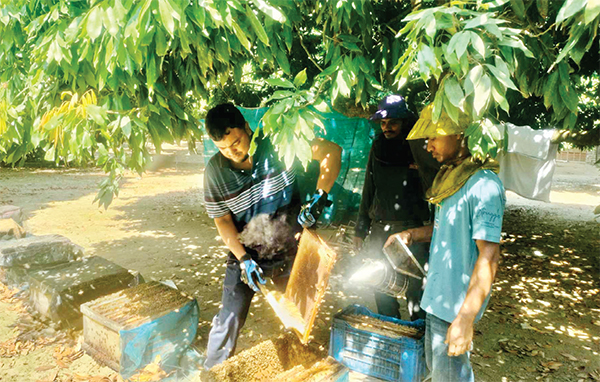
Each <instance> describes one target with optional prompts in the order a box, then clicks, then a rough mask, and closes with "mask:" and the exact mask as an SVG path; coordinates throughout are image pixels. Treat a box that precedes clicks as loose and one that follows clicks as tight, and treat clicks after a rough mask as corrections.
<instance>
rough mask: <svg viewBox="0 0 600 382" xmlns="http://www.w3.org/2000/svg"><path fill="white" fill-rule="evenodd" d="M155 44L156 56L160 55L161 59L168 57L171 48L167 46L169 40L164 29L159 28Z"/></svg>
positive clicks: (155, 36)
mask: <svg viewBox="0 0 600 382" xmlns="http://www.w3.org/2000/svg"><path fill="white" fill-rule="evenodd" d="M154 42H155V44H156V54H158V55H159V56H160V57H162V56H164V55H166V54H167V50H168V49H169V47H168V45H167V39H166V36H165V33H164V32H163V30H162V28H158V29H157V30H156V34H155V35H154Z"/></svg>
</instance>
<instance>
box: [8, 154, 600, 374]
mask: <svg viewBox="0 0 600 382" xmlns="http://www.w3.org/2000/svg"><path fill="white" fill-rule="evenodd" d="M103 177H104V175H103V174H102V172H101V171H99V170H97V169H40V168H31V167H29V168H27V167H26V168H18V169H6V168H5V169H0V205H3V204H12V205H17V206H19V207H21V208H22V209H23V211H24V213H25V215H26V217H27V220H26V221H25V228H26V229H27V230H28V232H30V233H32V234H35V235H42V234H61V235H64V236H67V237H69V238H70V239H71V240H72V241H74V242H75V243H77V244H79V245H81V246H83V247H84V248H85V249H86V252H87V254H94V255H98V256H102V257H104V258H106V259H108V260H111V261H114V262H115V263H117V264H119V265H121V266H123V267H126V268H128V269H132V270H136V271H139V272H141V274H142V275H143V276H144V278H145V279H146V280H172V281H173V282H174V283H175V284H176V285H177V287H178V288H180V289H181V290H183V291H185V292H187V293H189V294H191V295H192V296H194V297H196V298H197V299H198V301H199V303H200V326H199V330H198V339H197V341H196V346H197V347H198V348H199V349H201V350H202V349H203V348H204V347H205V346H206V340H207V336H208V332H209V329H210V321H211V319H212V317H213V316H214V315H215V314H216V313H217V311H218V309H219V304H220V296H221V285H222V281H223V273H224V269H225V257H226V253H227V250H226V248H225V247H224V246H223V244H222V243H221V242H220V241H219V240H218V234H217V231H216V229H215V227H214V225H213V223H212V221H211V220H210V219H209V218H208V217H207V215H206V212H205V210H204V207H203V203H202V200H203V194H202V184H203V160H202V157H201V156H198V155H190V154H188V153H187V151H186V150H185V149H184V148H182V147H177V146H170V147H167V148H166V150H165V151H164V152H163V154H162V155H160V156H156V160H155V162H154V163H153V165H152V166H151V167H150V168H149V171H148V172H146V173H145V174H144V176H143V177H138V176H136V175H129V176H127V177H126V179H125V180H124V182H123V185H122V188H121V191H120V193H119V197H118V198H117V199H115V201H114V202H113V204H112V205H111V206H110V208H109V209H108V210H104V209H100V208H98V207H97V205H95V204H94V203H93V200H94V197H95V195H96V192H97V187H98V183H99V182H100V181H101V180H102V179H103ZM597 205H600V172H599V171H598V169H597V168H596V167H594V166H592V165H589V164H584V163H566V162H559V163H558V165H557V170H556V173H555V176H554V185H553V189H552V193H551V203H544V202H535V201H529V200H527V199H524V198H521V197H519V196H517V195H515V194H513V193H508V202H507V209H506V213H505V219H504V228H503V232H504V233H503V239H504V242H503V245H502V261H501V264H500V267H499V271H498V276H497V279H496V283H495V285H494V292H493V296H492V299H491V302H490V305H489V309H488V310H487V312H486V314H485V316H484V317H483V319H482V320H481V321H480V322H479V323H478V324H477V326H476V338H475V344H474V352H473V358H472V359H473V364H474V368H475V375H476V379H477V380H478V381H489V382H495V381H537V380H544V381H545V380H549V381H577V380H583V381H588V380H600V356H599V352H600V295H599V292H600V289H599V288H600V285H599V284H600V281H599V280H600V277H599V276H600V267H599V257H600V249H599V248H600V245H599V241H600V240H599V239H600V230H599V223H598V220H595V217H594V213H593V210H594V208H595V207H596V206H597ZM341 228H342V229H343V227H341ZM320 232H321V234H322V236H323V237H324V238H326V239H330V240H331V241H332V242H335V243H334V244H336V245H339V244H340V243H342V244H343V240H339V237H338V238H336V235H335V233H336V232H340V227H329V228H327V229H322V230H321V231H320ZM347 238H348V237H346V239H347ZM339 256H340V259H339V261H338V264H337V265H336V267H335V268H334V273H333V275H332V277H331V280H330V288H329V290H328V292H327V294H326V298H325V301H324V303H323V305H322V309H321V311H320V313H319V315H318V317H317V320H316V326H315V330H314V337H315V338H314V340H313V341H314V342H317V343H319V342H320V343H322V344H323V345H324V346H326V345H327V341H328V337H329V328H330V324H331V320H332V315H333V314H334V313H335V312H337V311H338V310H339V309H340V308H343V307H345V306H347V305H349V304H351V303H358V304H362V305H365V306H367V307H370V308H373V307H374V306H373V301H372V298H371V294H370V292H368V291H364V290H359V289H356V288H354V287H353V286H350V285H348V284H347V283H346V282H345V280H346V279H347V276H348V272H349V270H351V268H352V267H353V266H354V265H355V264H356V260H357V259H356V258H354V257H353V256H352V253H351V251H350V250H349V248H348V247H347V246H344V245H341V246H340V250H339ZM9 295H10V294H9V293H8V292H7V293H5V297H4V298H2V299H0V310H1V311H2V312H3V313H2V314H1V315H0V343H1V344H3V346H7V345H6V344H7V343H10V342H11V340H14V339H15V338H16V336H17V335H19V334H23V331H26V330H31V329H26V328H24V327H23V325H21V327H19V325H18V323H19V322H22V321H23V320H24V318H23V314H24V313H23V312H24V310H23V308H18V307H17V306H16V303H14V301H13V300H11V299H10V298H9V297H6V296H9ZM15 325H16V327H15ZM39 326H40V325H38V329H39ZM28 327H29V328H31V325H30V326H28ZM39 330H42V329H39ZM282 330H283V328H282V326H281V325H280V322H279V321H278V319H277V318H276V317H275V315H274V313H273V312H272V310H271V309H270V307H269V306H268V305H267V303H266V302H265V300H264V299H263V298H262V297H259V296H257V297H255V299H254V302H253V307H252V309H251V313H250V317H249V318H248V320H247V322H246V325H245V327H244V328H243V330H242V334H241V337H240V340H239V345H238V351H239V350H243V349H247V348H249V347H252V346H253V345H255V344H257V343H259V342H261V341H264V340H265V339H266V338H272V337H273V336H275V335H277V334H279V333H280V332H281V331H282ZM19 331H21V332H20V333H19ZM48 333H50V332H47V333H46V334H48ZM50 334H51V333H50ZM50 334H48V335H50ZM79 334H80V333H77V332H75V333H69V335H68V336H66V335H63V336H62V337H61V338H62V340H61V341H62V342H60V343H59V344H57V343H51V342H52V341H45V342H44V341H42V342H40V343H39V344H38V345H39V346H38V347H37V348H35V350H32V351H30V352H22V353H19V352H16V354H13V355H10V356H4V357H2V358H0V381H2V382H9V381H10V382H13V381H14V382H27V381H38V380H52V379H54V380H56V381H66V380H69V378H70V379H71V380H86V379H84V378H86V376H87V377H89V378H88V379H87V380H90V381H91V380H94V379H92V377H93V376H96V377H100V376H111V375H112V378H113V379H114V378H115V375H114V373H113V372H112V371H111V370H110V369H108V368H106V367H103V366H101V365H99V364H98V363H96V362H95V361H94V360H93V359H92V358H91V357H89V356H87V355H84V356H81V357H75V356H74V357H73V358H76V359H75V360H74V361H72V362H68V363H67V364H65V362H63V365H60V364H59V362H58V361H57V359H60V357H58V358H57V357H56V356H55V354H56V351H57V350H56V349H57V347H59V346H60V344H67V345H63V346H75V345H74V344H75V342H74V341H76V339H77V337H78V335H79ZM73 339H75V340H73ZM69 341H71V342H69ZM13 342H14V341H13ZM63 350H64V348H63ZM25 353H27V354H26V355H25ZM64 359H65V358H64V357H63V361H64ZM59 366H65V367H63V368H59ZM77 378H80V379H77ZM96 380H100V379H99V378H98V379H96Z"/></svg>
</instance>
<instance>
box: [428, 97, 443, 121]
mask: <svg viewBox="0 0 600 382" xmlns="http://www.w3.org/2000/svg"><path fill="white" fill-rule="evenodd" d="M443 102H444V93H442V92H437V93H436V94H435V98H434V100H433V110H432V111H431V122H433V123H437V122H438V121H439V119H440V115H442V108H443V107H444V103H443Z"/></svg>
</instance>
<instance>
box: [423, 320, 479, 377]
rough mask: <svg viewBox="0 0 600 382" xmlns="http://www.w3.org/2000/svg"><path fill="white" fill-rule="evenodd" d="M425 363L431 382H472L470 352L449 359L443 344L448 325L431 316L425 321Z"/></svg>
mask: <svg viewBox="0 0 600 382" xmlns="http://www.w3.org/2000/svg"><path fill="white" fill-rule="evenodd" d="M425 323H426V327H425V361H426V362H427V368H428V369H429V378H430V379H428V381H429V380H430V381H431V382H474V381H475V376H474V375H473V368H472V367H471V360H470V356H471V355H470V352H466V353H464V354H461V355H459V356H458V357H450V356H449V355H448V345H446V344H445V343H444V341H445V340H446V333H447V332H448V328H449V327H450V324H449V323H448V322H446V321H444V320H441V319H439V318H437V317H436V316H434V315H433V314H429V313H427V318H426V319H425Z"/></svg>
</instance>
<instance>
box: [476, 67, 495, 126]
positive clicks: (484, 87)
mask: <svg viewBox="0 0 600 382" xmlns="http://www.w3.org/2000/svg"><path fill="white" fill-rule="evenodd" d="M491 92H492V80H491V79H490V77H489V76H488V75H487V74H484V75H482V76H481V79H480V80H479V82H478V83H477V85H476V86H475V91H474V98H473V110H474V111H475V115H476V116H481V114H482V112H483V111H484V110H485V107H486V106H487V104H488V102H489V100H490V95H491Z"/></svg>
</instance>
